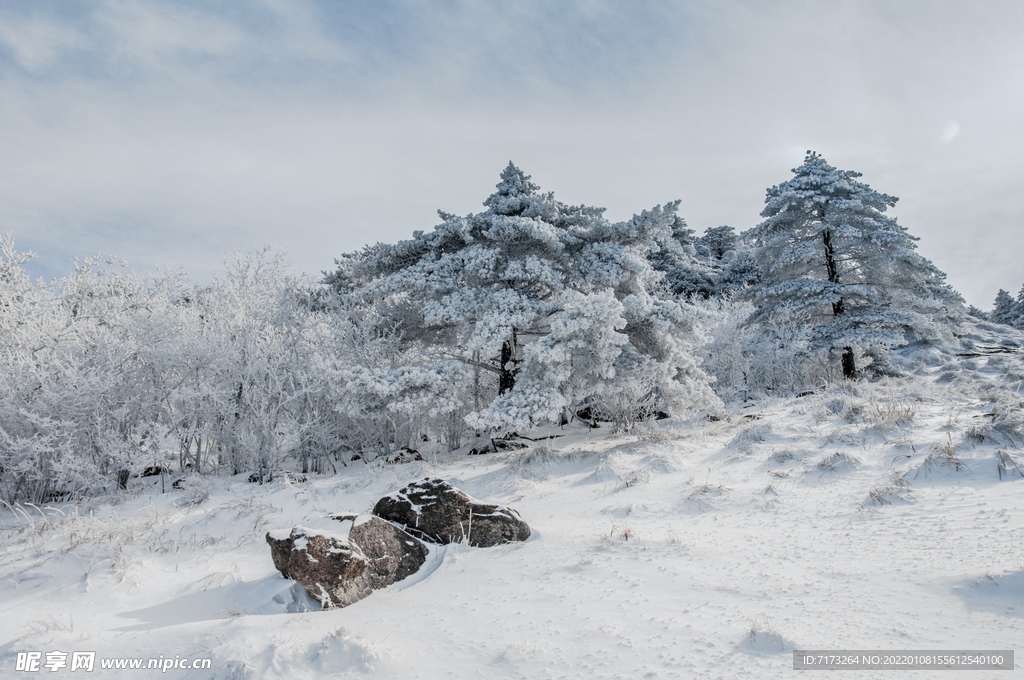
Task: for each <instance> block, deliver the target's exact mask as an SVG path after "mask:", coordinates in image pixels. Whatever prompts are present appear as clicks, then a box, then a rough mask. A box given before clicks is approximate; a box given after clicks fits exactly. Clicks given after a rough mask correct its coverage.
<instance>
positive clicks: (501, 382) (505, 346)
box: [498, 340, 516, 394]
mask: <svg viewBox="0 0 1024 680" xmlns="http://www.w3.org/2000/svg"><path fill="white" fill-rule="evenodd" d="M513 356H515V352H514V349H513V346H512V342H511V341H509V340H506V341H505V342H504V343H502V345H501V366H500V368H501V372H500V373H499V374H498V394H505V393H506V392H511V391H512V388H513V387H515V386H516V376H515V373H514V368H513V366H512V362H513Z"/></svg>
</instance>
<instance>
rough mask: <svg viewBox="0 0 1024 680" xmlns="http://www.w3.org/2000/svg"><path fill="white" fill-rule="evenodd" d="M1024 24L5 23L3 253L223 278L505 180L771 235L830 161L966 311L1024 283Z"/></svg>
mask: <svg viewBox="0 0 1024 680" xmlns="http://www.w3.org/2000/svg"><path fill="white" fill-rule="evenodd" d="M1022 35H1024V4H1022V3H1020V2H1016V1H1007V2H999V1H997V0H991V1H987V2H943V1H941V0H924V1H921V2H915V1H911V0H901V1H899V2H892V1H891V0H884V1H879V2H868V1H846V2H844V1H841V0H836V1H830V2H820V1H817V0H807V1H801V0H771V1H768V0H765V1H757V2H726V1H723V0H707V1H704V0H687V1H679V2H634V3H623V2H616V1H613V0H608V1H605V0H576V1H571V0H570V1H566V2H550V1H535V0H517V1H516V2H483V1H482V0H477V1H475V2H469V1H463V0H437V1H434V2H427V1H426V0H405V1H390V0H365V1H363V0H348V1H341V0H339V1H329V0H322V1H312V0H310V1H306V0H253V1H251V2H244V3H242V2H224V3H201V2H177V1H173V0H163V1H160V2H141V1H136V0H97V1H96V2H89V3H83V2H74V1H72V0H66V1H64V2H51V1H47V0H35V1H34V2H30V3H29V2H18V1H16V0H0V231H2V232H12V233H13V234H14V238H15V241H16V244H17V246H18V247H19V249H21V250H32V251H35V252H36V253H37V254H38V258H37V259H36V260H35V261H34V262H33V263H32V265H31V271H32V273H33V274H35V275H39V276H44V277H46V278H50V277H53V276H61V275H63V274H64V273H66V272H67V271H68V269H69V268H70V264H69V263H68V260H69V258H73V257H83V256H88V255H94V254H97V253H102V254H103V255H117V256H123V257H125V258H127V260H128V261H129V263H130V264H131V265H132V267H133V268H134V269H136V270H138V271H141V272H155V271H156V270H157V268H158V267H172V268H177V267H179V266H181V267H184V268H185V269H186V270H188V271H189V272H190V273H191V275H192V276H193V277H194V278H196V279H198V280H202V279H207V278H209V276H210V275H211V273H212V272H213V271H214V270H215V269H217V268H218V267H219V265H220V262H221V259H222V257H223V255H224V254H225V253H227V252H230V251H231V250H234V249H235V248H241V249H243V250H249V249H252V248H255V247H258V246H260V245H261V244H264V243H270V244H272V245H275V246H278V247H280V248H283V249H285V250H287V252H288V253H289V259H290V261H291V263H292V264H293V266H294V267H295V269H297V270H301V271H305V272H307V273H309V274H311V275H317V274H318V273H319V272H321V271H322V270H325V269H330V268H331V267H332V264H333V259H334V257H336V256H337V255H338V254H340V253H342V252H347V251H351V250H356V249H358V248H360V247H362V246H363V245H365V244H367V243H371V242H375V241H395V240H398V239H402V238H408V237H409V236H410V235H411V233H412V231H413V230H416V229H430V228H431V227H433V226H434V225H435V224H436V223H437V222H438V219H437V216H436V210H437V209H439V208H440V209H443V210H445V211H448V212H453V213H460V214H465V213H469V212H477V211H479V210H481V209H482V207H481V205H480V204H481V202H482V201H483V200H484V198H486V197H487V195H488V194H490V193H491V192H492V191H493V188H494V184H495V183H496V182H497V181H498V174H499V172H500V171H501V169H502V168H503V167H504V166H505V165H506V164H507V163H508V161H509V160H512V161H514V162H515V163H516V164H517V165H518V166H519V167H521V168H522V169H523V170H525V171H526V172H527V173H529V174H531V175H532V176H533V179H534V181H535V182H537V183H539V184H540V185H541V187H542V188H543V189H545V190H550V191H554V192H555V195H556V197H557V198H559V199H561V200H563V201H565V202H568V203H586V204H591V205H600V206H605V207H607V208H608V213H607V214H608V216H609V217H610V218H612V219H616V220H617V219H627V218H628V217H630V216H631V215H632V214H633V213H635V212H639V211H640V210H642V209H644V208H648V207H651V206H653V205H656V204H659V203H665V202H666V201H670V200H674V199H677V198H678V199H681V200H682V204H681V209H680V212H681V214H682V215H683V216H684V217H685V218H686V220H687V222H688V223H689V225H690V226H691V227H693V228H695V229H696V230H697V231H698V233H703V231H704V230H705V229H707V228H709V227H714V226H718V225H721V224H729V225H732V226H734V227H736V228H737V229H740V230H742V229H747V228H749V227H751V226H753V225H754V224H756V223H757V222H758V220H759V217H758V213H759V212H760V210H761V208H762V206H763V202H764V192H765V189H766V188H767V187H768V186H770V185H773V184H777V183H779V182H782V181H785V180H786V179H788V178H789V177H790V176H791V174H790V169H791V168H793V167H796V166H797V165H799V164H800V163H801V162H802V159H803V155H804V152H805V151H806V150H808V149H814V150H817V151H819V152H820V153H821V154H822V155H824V156H825V158H826V159H828V161H829V162H830V163H831V164H832V165H835V166H837V167H839V168H842V169H847V170H858V171H860V172H862V173H864V177H863V181H866V182H867V183H869V184H871V186H872V187H874V188H875V189H878V190H880V191H883V192H885V193H889V194H893V195H895V196H899V197H900V202H899V204H898V205H897V207H896V209H895V211H894V212H895V214H896V215H897V216H898V218H899V220H900V222H901V223H902V224H904V225H905V226H906V227H908V228H909V230H910V231H911V233H913V234H915V235H916V236H919V237H920V239H921V240H920V243H919V247H920V249H921V251H922V253H923V254H924V255H925V256H927V257H929V258H931V259H932V260H933V261H934V262H935V263H936V264H937V265H938V266H939V267H940V268H941V269H943V270H944V271H946V272H947V273H948V274H949V280H950V282H951V283H952V284H953V285H954V287H956V288H957V289H958V290H959V291H960V292H961V293H963V294H964V296H965V297H966V298H967V300H968V302H970V303H973V304H975V305H978V306H980V307H982V308H984V309H989V308H990V307H991V304H992V300H993V298H994V297H995V294H996V291H997V290H998V289H999V288H1006V289H1009V290H1011V292H1013V293H1016V291H1017V290H1018V289H1019V288H1020V287H1021V285H1022V284H1024V266H1022V265H1021V262H1022V258H1021V253H1022V252H1024V190H1022V187H1024V160H1022V159H1024V75H1022V74H1024V40H1022V39H1021V36H1022Z"/></svg>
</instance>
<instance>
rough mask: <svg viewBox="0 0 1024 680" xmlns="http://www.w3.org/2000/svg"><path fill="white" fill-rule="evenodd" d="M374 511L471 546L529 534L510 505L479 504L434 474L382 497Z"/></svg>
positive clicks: (413, 529) (429, 536) (427, 535)
mask: <svg viewBox="0 0 1024 680" xmlns="http://www.w3.org/2000/svg"><path fill="white" fill-rule="evenodd" d="M373 514H375V515H377V516H378V517H383V518H384V519H386V520H390V521H392V522H396V523H398V524H401V525H403V526H405V528H406V530H407V531H408V532H409V533H411V534H413V535H415V536H420V537H422V538H424V539H426V540H429V541H432V542H435V543H461V542H462V541H463V540H468V542H469V544H470V545H472V546H474V547H477V548H489V547H491V546H493V545H499V544H502V543H511V542H514V541H525V540H526V539H527V538H529V537H530V527H529V525H528V524H527V523H526V522H524V521H523V519H522V518H521V517H520V516H519V513H518V512H516V511H515V510H513V509H512V508H506V507H504V506H500V505H489V504H486V503H481V502H479V501H477V500H475V499H473V498H470V497H469V496H468V495H466V494H465V493H464V492H462V491H460V490H459V489H456V488H455V487H454V486H452V485H451V484H449V483H448V482H446V481H444V480H443V479H438V478H437V477H428V478H427V479H422V480H420V481H418V482H413V483H412V484H409V485H408V486H406V487H405V488H404V489H402V490H401V491H397V492H395V493H393V494H390V495H388V496H385V497H384V498H381V499H380V500H379V501H377V505H375V506H374V508H373Z"/></svg>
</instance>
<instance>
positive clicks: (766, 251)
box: [750, 151, 962, 378]
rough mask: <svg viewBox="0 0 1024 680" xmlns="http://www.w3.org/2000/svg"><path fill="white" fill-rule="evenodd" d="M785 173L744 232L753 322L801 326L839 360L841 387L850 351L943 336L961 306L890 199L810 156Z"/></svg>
mask: <svg viewBox="0 0 1024 680" xmlns="http://www.w3.org/2000/svg"><path fill="white" fill-rule="evenodd" d="M793 173H794V175H795V176H794V177H793V178H792V179H790V180H789V181H787V182H783V183H782V184H779V185H778V186H774V187H771V188H770V189H768V191H767V196H766V198H765V208H764V210H763V211H762V212H761V216H762V217H764V218H765V220H764V221H763V222H761V223H760V224H759V225H758V226H757V227H755V228H754V229H753V230H751V234H750V235H751V236H752V237H753V238H754V239H755V241H756V247H757V261H758V264H759V266H760V268H761V282H760V283H759V284H758V286H756V287H755V291H756V299H757V301H758V311H757V312H755V314H754V317H753V320H754V321H759V322H770V321H771V319H772V318H773V317H776V316H785V317H786V318H799V319H802V320H803V322H804V323H807V324H810V325H811V326H812V327H813V334H812V346H813V347H815V348H816V349H817V350H818V351H833V350H835V351H838V352H839V353H840V354H841V366H842V372H843V375H844V376H846V377H847V378H854V377H856V375H857V364H856V356H857V353H856V352H857V351H858V350H859V351H864V352H868V353H872V352H873V353H876V354H880V355H881V354H884V353H885V352H886V351H887V350H888V349H889V348H890V347H892V346H893V345H898V344H903V343H905V342H906V335H907V333H915V332H916V333H919V334H921V335H923V336H926V337H927V336H931V335H935V334H940V335H941V334H942V329H941V328H939V327H938V326H941V324H942V323H943V322H945V321H947V320H949V319H952V318H955V317H956V315H957V314H958V313H959V311H958V310H959V308H960V305H961V303H962V301H961V299H960V297H959V295H958V294H957V293H956V292H955V291H953V290H952V289H950V288H949V286H947V285H946V284H945V281H944V279H945V275H944V274H943V273H942V272H940V271H939V270H938V269H937V268H936V267H935V266H934V265H933V264H932V263H931V262H930V261H928V260H927V259H925V258H923V257H921V256H920V255H919V254H918V253H917V252H916V251H915V249H916V245H915V244H914V241H915V240H916V238H915V237H913V236H911V235H910V234H909V233H908V232H907V230H906V228H905V227H903V226H901V225H900V224H898V223H897V222H896V220H895V219H894V218H892V217H889V216H887V215H886V214H885V211H886V210H887V209H888V208H890V207H892V206H894V205H895V204H896V201H897V199H896V197H894V196H889V195H887V194H882V193H879V192H877V191H875V190H874V189H872V188H871V187H870V186H868V185H867V184H864V183H861V182H858V181H857V178H858V177H860V176H861V174H860V173H858V172H851V171H846V170H837V169H836V168H834V167H832V166H831V165H829V164H828V163H826V162H825V159H824V158H822V157H821V156H819V155H818V154H817V153H814V152H811V151H808V152H807V156H806V158H805V159H804V163H803V165H801V166H800V167H799V168H796V169H794V170H793Z"/></svg>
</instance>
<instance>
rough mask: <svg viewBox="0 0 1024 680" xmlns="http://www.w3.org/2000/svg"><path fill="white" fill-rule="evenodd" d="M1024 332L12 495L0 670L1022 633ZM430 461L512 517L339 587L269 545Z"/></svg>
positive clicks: (728, 663) (392, 670)
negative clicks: (368, 581)
mask: <svg viewBox="0 0 1024 680" xmlns="http://www.w3.org/2000/svg"><path fill="white" fill-rule="evenodd" d="M1020 341H1021V334H1020V333H1018V332H1016V331H1010V330H1003V329H1000V328H998V327H996V326H989V325H983V326H980V327H978V328H977V331H976V333H975V335H974V336H971V337H968V338H967V339H965V345H964V348H963V349H962V351H961V352H959V354H976V355H978V356H957V355H954V354H938V353H935V352H934V351H933V350H928V351H925V350H922V349H915V348H908V349H906V350H904V351H903V352H901V353H900V354H898V355H897V356H896V357H895V359H896V362H897V363H898V364H900V365H901V366H902V367H903V368H904V369H905V370H906V371H907V376H906V377H903V378H889V379H884V380H881V381H876V382H859V383H846V384H840V385H836V386H832V387H828V388H824V389H821V390H818V391H816V392H814V393H812V394H805V395H803V396H800V397H797V398H788V399H766V400H760V401H756V402H748V403H734V404H730V405H728V413H729V415H728V417H727V418H724V419H721V420H717V421H710V420H708V419H707V418H701V419H694V420H673V421H660V422H658V423H652V424H650V425H646V426H644V427H642V428H640V429H639V430H638V431H636V432H634V433H633V434H631V435H628V436H626V435H611V434H609V433H608V430H607V428H600V429H597V430H589V429H588V428H586V427H585V426H582V425H580V424H578V423H576V424H573V425H570V426H567V427H565V428H558V427H551V428H548V429H546V430H541V431H537V432H534V433H531V436H532V437H534V438H539V437H541V436H546V435H554V436H555V437H554V438H552V439H549V440H545V441H544V442H543V443H541V442H536V443H534V444H533V445H532V447H531V448H530V449H528V450H525V451H509V452H501V453H493V454H489V455H483V456H467V455H465V454H466V451H468V450H469V449H470V448H472V446H473V443H468V444H467V445H466V446H465V447H463V449H461V450H460V451H456V452H453V453H439V454H429V453H428V454H427V456H426V457H427V458H428V460H427V461H424V462H415V463H408V464H401V465H384V464H380V463H375V464H371V465H363V464H361V463H358V464H356V465H355V466H354V467H349V468H346V469H344V470H343V472H342V473H341V474H339V475H337V476H331V477H311V478H310V479H309V480H308V481H305V482H297V481H292V480H290V479H280V478H279V479H277V480H275V481H274V482H272V483H270V484H268V485H262V486H261V485H257V484H249V483H247V481H246V479H245V476H244V475H242V476H238V477H234V478H222V479H217V478H212V477H204V478H202V480H201V481H199V480H191V484H192V486H191V487H190V488H187V489H186V490H176V489H175V490H172V489H170V488H169V486H168V488H167V492H166V493H161V483H160V478H159V477H154V478H149V480H151V481H146V482H144V481H143V480H133V481H132V487H131V488H130V490H129V492H127V493H123V492H122V493H121V494H118V495H112V496H107V497H103V498H99V499H94V500H92V501H86V502H82V503H79V504H74V505H73V504H63V505H57V506H53V507H52V508H35V507H24V508H21V507H19V508H15V509H5V510H4V511H3V514H2V519H3V529H2V535H3V538H2V540H3V551H2V555H0V610H2V611H3V616H2V617H0V675H2V676H3V677H11V678H14V677H32V676H33V675H43V676H46V677H61V676H62V675H63V674H68V673H72V671H71V670H70V656H69V657H68V659H69V667H67V668H61V669H59V670H57V671H55V672H50V671H48V670H46V668H45V667H44V668H43V669H42V670H41V671H39V672H38V673H35V674H32V673H19V672H17V671H16V670H15V668H16V664H17V658H18V653H25V652H33V651H38V652H42V661H43V663H45V661H46V653H47V652H53V651H61V652H69V653H71V652H90V651H92V652H96V670H95V671H94V672H95V673H96V674H98V675H103V674H107V675H110V676H118V675H123V676H126V677H127V676H129V675H130V676H141V675H145V676H146V677H149V676H154V677H155V674H156V671H154V670H149V671H127V670H122V671H117V670H103V669H101V668H100V660H101V659H113V658H141V659H146V660H148V659H149V658H157V657H160V656H163V657H164V658H174V657H176V656H180V657H181V658H188V659H202V658H209V659H211V660H212V663H211V668H210V669H209V670H182V669H180V668H179V669H174V668H171V669H169V670H168V671H166V672H164V673H160V677H166V678H207V677H216V678H242V677H247V678H263V677H266V678H305V677H344V678H347V677H375V678H413V677H419V678H427V679H434V678H437V679H441V678H444V679H445V680H448V679H453V678H481V677H486V678H524V679H530V680H535V679H540V678H631V679H632V678H643V677H652V678H669V677H685V678H690V677H708V678H718V677H721V678H738V677H792V675H793V673H794V671H793V670H792V653H791V651H792V650H793V649H794V648H796V649H808V648H817V649H821V648H837V649H841V648H846V649H866V648H882V649H934V650H942V649H1013V648H1014V647H1019V646H1020V641H1021V640H1022V639H1024V476H1022V471H1024V450H1022V449H1021V448H1020V447H1021V446H1022V445H1024V442H1021V441H1020V439H1019V438H1017V437H1018V435H1019V429H1015V428H1017V427H1019V422H1020V418H1021V417H1022V415H1021V413H1020V410H1019V409H1020V394H1021V380H1024V368H1022V362H1021V355H1020V354H1018V353H1015V352H1014V346H1016V348H1017V349H1018V350H1019V348H1020V347H1021V342H1020ZM1015 343H1016V345H1015ZM994 347H1000V348H1001V349H998V350H994V349H993V348H994ZM993 352H994V353H993ZM1015 399H1016V401H1015ZM1015 463H1016V466H1019V467H1015ZM428 475H434V476H439V477H443V478H445V479H447V480H449V481H451V482H452V483H453V484H455V485H456V486H458V487H460V488H462V489H464V490H465V491H467V492H468V493H470V494H471V495H473V496H475V497H477V498H480V499H482V500H487V501H494V502H501V503H506V504H508V505H511V506H512V507H514V508H515V509H517V510H518V511H519V512H520V513H521V514H522V516H523V518H524V519H526V521H528V522H529V523H530V525H531V527H532V528H533V535H532V536H531V538H530V540H528V541H527V542H525V543H522V544H517V545H509V546H506V547H499V548H490V549H477V548H467V547H465V546H462V545H453V546H447V547H440V548H438V547H434V548H433V549H432V551H431V554H430V557H429V558H428V560H427V563H426V564H425V565H424V567H423V568H422V569H421V570H420V572H418V573H417V574H416V575H415V576H413V577H411V578H410V579H407V580H405V581H402V582H400V583H397V584H395V585H393V586H391V587H389V588H387V589H386V590H383V591H379V592H377V593H374V594H373V595H371V596H370V597H368V598H366V599H364V600H362V601H360V602H357V603H356V604H354V605H352V606H349V607H346V608H343V609H335V610H331V611H321V610H320V607H319V604H318V603H316V602H315V601H313V600H311V599H310V598H309V597H308V596H306V595H305V594H304V592H303V591H302V590H301V588H300V587H299V586H297V585H295V584H294V582H292V581H288V580H285V579H283V578H282V577H281V575H280V574H279V573H278V572H277V571H276V570H275V569H274V565H273V563H272V562H271V557H270V551H269V549H268V546H267V544H266V543H265V542H264V535H265V533H266V531H267V530H268V529H274V528H288V527H291V526H292V525H295V524H308V523H310V522H315V521H316V518H318V517H320V516H322V515H323V514H324V513H328V512H334V511H339V510H354V511H368V510H369V509H370V508H371V507H372V505H373V503H374V502H375V501H376V500H377V499H379V498H380V497H381V496H383V495H385V494H387V493H390V492H392V491H395V490H396V489H398V488H400V487H401V486H402V485H404V484H405V483H407V482H409V481H413V480H416V479H420V478H422V477H425V476H428ZM77 672H78V671H75V673H77ZM147 674H148V675H147ZM1015 674H1016V672H1011V673H1005V672H1003V673H992V675H993V676H995V677H1010V676H1014V675H1015ZM911 675H912V676H913V677H927V676H928V672H926V671H916V672H914V673H912V674H911ZM938 675H940V676H941V677H955V676H950V675H949V674H943V673H940V674H938ZM982 676H984V673H976V674H973V675H971V677H982ZM72 677H75V676H72ZM857 677H858V678H868V677H910V676H909V675H907V674H905V673H904V672H902V671H894V672H890V673H888V674H887V673H882V672H877V673H871V672H861V673H858V674H857Z"/></svg>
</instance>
